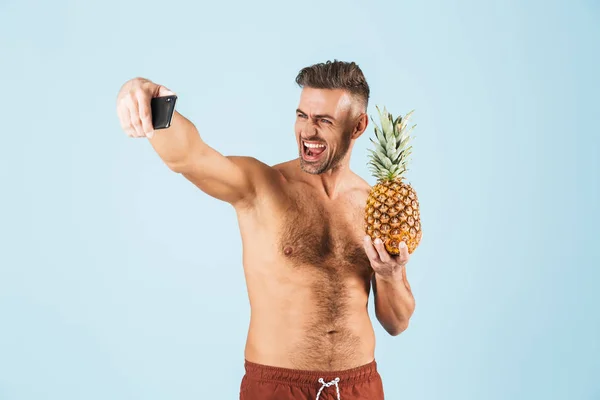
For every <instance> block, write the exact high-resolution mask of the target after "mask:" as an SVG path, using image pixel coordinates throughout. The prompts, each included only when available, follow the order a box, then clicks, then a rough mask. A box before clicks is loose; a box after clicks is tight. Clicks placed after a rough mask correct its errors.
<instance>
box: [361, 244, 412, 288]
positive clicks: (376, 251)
mask: <svg viewBox="0 0 600 400" xmlns="http://www.w3.org/2000/svg"><path fill="white" fill-rule="evenodd" d="M364 248H365V252H366V253H367V256H368V257H369V261H370V262H371V268H373V271H375V274H376V275H377V276H379V277H380V278H381V279H384V280H389V281H394V280H402V279H403V278H405V274H406V270H405V268H404V267H405V266H406V264H407V263H408V261H409V260H410V254H409V253H408V247H407V246H406V243H404V242H400V244H399V245H398V248H397V249H396V251H397V254H398V255H397V256H394V255H391V254H390V252H389V251H388V249H387V248H386V246H385V245H384V244H383V241H382V240H381V239H379V238H377V239H375V243H373V242H372V241H371V237H370V236H365V240H364Z"/></svg>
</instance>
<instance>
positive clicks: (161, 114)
mask: <svg viewBox="0 0 600 400" xmlns="http://www.w3.org/2000/svg"><path fill="white" fill-rule="evenodd" d="M176 102H177V96H175V95H172V96H162V97H154V98H153V99H152V100H151V101H150V112H151V113H152V126H154V129H166V128H168V127H169V126H171V119H172V118H173V113H174V112H175V103H176Z"/></svg>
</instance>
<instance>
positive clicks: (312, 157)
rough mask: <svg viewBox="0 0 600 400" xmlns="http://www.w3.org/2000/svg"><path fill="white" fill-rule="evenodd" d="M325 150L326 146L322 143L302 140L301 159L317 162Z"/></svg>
mask: <svg viewBox="0 0 600 400" xmlns="http://www.w3.org/2000/svg"><path fill="white" fill-rule="evenodd" d="M326 149H327V145H326V144H325V143H323V142H317V141H306V140H302V158H304V160H306V161H317V160H318V159H320V158H321V156H322V155H323V154H325V150H326Z"/></svg>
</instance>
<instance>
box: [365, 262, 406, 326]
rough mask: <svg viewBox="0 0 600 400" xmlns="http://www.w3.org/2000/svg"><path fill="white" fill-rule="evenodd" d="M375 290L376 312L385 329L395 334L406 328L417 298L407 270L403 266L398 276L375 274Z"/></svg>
mask: <svg viewBox="0 0 600 400" xmlns="http://www.w3.org/2000/svg"><path fill="white" fill-rule="evenodd" d="M373 292H374V296H375V314H376V316H377V319H378V320H379V322H380V323H381V325H382V326H383V327H384V329H385V330H386V331H387V332H388V333H389V334H390V335H393V336H396V335H399V334H400V333H402V332H403V331H404V330H406V328H408V322H409V320H410V317H411V316H412V314H413V312H414V310H415V299H414V297H413V294H412V291H411V289H410V285H409V283H408V280H407V279H406V270H405V269H404V268H403V271H402V272H401V273H399V275H398V276H391V277H386V278H382V277H381V276H379V275H377V274H375V275H374V277H373Z"/></svg>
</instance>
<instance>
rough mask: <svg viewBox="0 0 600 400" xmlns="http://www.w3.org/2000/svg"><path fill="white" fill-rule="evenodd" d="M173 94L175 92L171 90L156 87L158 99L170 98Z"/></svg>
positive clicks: (160, 86) (159, 86)
mask: <svg viewBox="0 0 600 400" xmlns="http://www.w3.org/2000/svg"><path fill="white" fill-rule="evenodd" d="M174 94H175V92H173V91H172V90H170V89H168V88H167V87H165V86H162V85H158V93H157V96H158V97H162V96H172V95H174Z"/></svg>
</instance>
